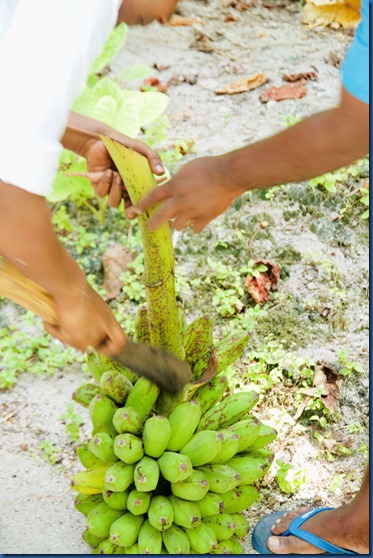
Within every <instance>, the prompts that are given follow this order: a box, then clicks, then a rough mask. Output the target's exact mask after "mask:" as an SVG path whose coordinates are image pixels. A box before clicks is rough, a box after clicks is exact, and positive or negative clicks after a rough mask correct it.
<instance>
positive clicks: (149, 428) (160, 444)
mask: <svg viewBox="0 0 373 558" xmlns="http://www.w3.org/2000/svg"><path fill="white" fill-rule="evenodd" d="M170 436H171V426H170V423H169V422H168V419H167V418H166V417H163V416H161V415H155V416H153V417H150V418H148V419H147V420H146V421H145V424H144V431H143V434H142V440H143V443H144V451H145V453H146V455H149V456H150V457H155V458H157V457H160V456H161V455H162V453H163V452H164V451H165V449H166V448H167V444H168V442H169V440H170Z"/></svg>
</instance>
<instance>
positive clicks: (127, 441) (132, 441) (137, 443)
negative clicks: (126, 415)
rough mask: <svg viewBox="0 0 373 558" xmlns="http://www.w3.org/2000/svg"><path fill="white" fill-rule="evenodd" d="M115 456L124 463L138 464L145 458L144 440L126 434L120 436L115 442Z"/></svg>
mask: <svg viewBox="0 0 373 558" xmlns="http://www.w3.org/2000/svg"><path fill="white" fill-rule="evenodd" d="M113 451H114V454H115V455H116V457H118V458H119V459H120V460H121V461H123V462H124V463H128V464H131V463H137V462H138V461H139V460H140V459H141V458H142V457H143V456H144V446H143V444H142V440H141V439H140V438H138V437H137V436H135V435H134V434H130V433H129V432H126V433H125V434H118V436H116V437H115V440H114V447H113Z"/></svg>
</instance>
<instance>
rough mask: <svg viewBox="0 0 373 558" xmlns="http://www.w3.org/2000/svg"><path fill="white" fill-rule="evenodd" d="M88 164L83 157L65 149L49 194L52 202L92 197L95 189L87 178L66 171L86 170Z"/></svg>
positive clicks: (49, 199)
mask: <svg viewBox="0 0 373 558" xmlns="http://www.w3.org/2000/svg"><path fill="white" fill-rule="evenodd" d="M86 171H87V165H86V162H85V160H84V159H83V158H80V157H77V156H76V155H75V154H74V153H72V152H71V151H68V150H67V149H65V150H63V152H62V154H61V158H60V162H59V171H58V172H57V174H56V176H55V178H54V180H53V183H52V189H51V191H50V193H49V194H48V196H47V199H48V201H49V202H51V203H57V202H60V201H64V200H67V199H69V198H70V199H72V200H78V199H80V198H84V199H87V198H92V197H93V196H94V191H93V188H92V186H91V183H90V182H89V180H88V179H87V178H84V177H81V176H68V175H67V174H66V173H72V172H86Z"/></svg>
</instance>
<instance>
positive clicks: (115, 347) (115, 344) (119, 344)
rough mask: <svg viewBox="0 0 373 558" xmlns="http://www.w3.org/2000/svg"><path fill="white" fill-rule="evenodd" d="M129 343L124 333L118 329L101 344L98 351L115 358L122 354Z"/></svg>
mask: <svg viewBox="0 0 373 558" xmlns="http://www.w3.org/2000/svg"><path fill="white" fill-rule="evenodd" d="M127 341H128V339H127V337H126V335H125V333H124V331H123V330H122V328H121V327H118V328H117V329H115V330H113V331H111V332H110V334H109V335H108V336H107V337H105V339H103V340H102V341H101V342H100V344H99V346H98V347H97V349H96V350H97V351H98V352H99V353H102V354H103V355H105V356H109V357H110V356H115V355H117V354H118V353H120V351H121V350H122V349H123V347H124V346H125V345H126V343H127Z"/></svg>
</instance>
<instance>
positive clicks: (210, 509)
mask: <svg viewBox="0 0 373 558" xmlns="http://www.w3.org/2000/svg"><path fill="white" fill-rule="evenodd" d="M198 506H199V509H200V511H201V517H202V518H203V517H209V516H210V515H216V514H218V513H223V510H224V502H223V499H222V497H221V496H220V495H219V494H216V493H215V492H207V494H206V495H205V496H204V497H203V498H202V499H201V500H199V502H198Z"/></svg>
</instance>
